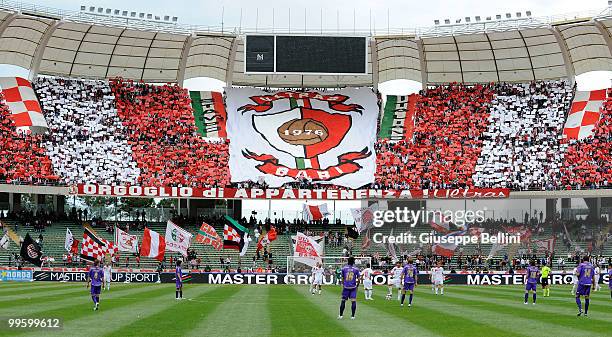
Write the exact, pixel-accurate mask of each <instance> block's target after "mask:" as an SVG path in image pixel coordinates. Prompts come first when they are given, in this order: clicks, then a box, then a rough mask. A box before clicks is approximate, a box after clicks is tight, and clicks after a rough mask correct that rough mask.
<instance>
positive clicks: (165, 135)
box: [110, 78, 229, 187]
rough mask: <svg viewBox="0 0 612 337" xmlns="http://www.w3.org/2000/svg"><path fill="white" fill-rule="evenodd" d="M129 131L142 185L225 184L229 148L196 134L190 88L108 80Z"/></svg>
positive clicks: (227, 173)
mask: <svg viewBox="0 0 612 337" xmlns="http://www.w3.org/2000/svg"><path fill="white" fill-rule="evenodd" d="M110 86H111V88H112V92H113V94H114V96H115V101H116V105H117V112H118V114H119V116H120V117H121V119H122V121H123V125H124V127H125V129H126V130H127V132H128V143H129V144H130V145H131V147H132V153H133V157H134V160H135V161H136V163H137V164H138V167H139V168H140V171H141V174H140V177H139V183H141V184H144V185H146V186H178V185H182V186H194V187H209V186H225V185H227V184H228V183H229V172H228V162H227V160H228V147H227V144H226V143H225V142H224V141H219V142H207V141H205V140H204V139H203V138H202V137H200V136H199V135H198V133H197V130H196V127H195V122H194V117H193V111H192V108H191V105H190V102H191V101H190V98H189V92H188V91H187V90H185V89H183V88H181V87H180V86H177V85H162V86H156V85H149V84H143V83H134V82H132V81H124V80H122V79H120V78H116V79H112V80H111V81H110Z"/></svg>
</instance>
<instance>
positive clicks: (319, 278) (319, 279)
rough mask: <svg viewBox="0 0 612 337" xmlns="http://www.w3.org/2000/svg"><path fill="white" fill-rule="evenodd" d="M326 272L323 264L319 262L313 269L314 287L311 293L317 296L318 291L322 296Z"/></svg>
mask: <svg viewBox="0 0 612 337" xmlns="http://www.w3.org/2000/svg"><path fill="white" fill-rule="evenodd" d="M324 271H325V270H324V269H323V267H322V266H321V262H317V264H316V265H315V266H314V267H312V286H311V288H310V293H311V294H313V295H314V294H315V293H316V292H317V290H318V291H319V295H321V285H322V284H323V272H324Z"/></svg>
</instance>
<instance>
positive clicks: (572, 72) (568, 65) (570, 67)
mask: <svg viewBox="0 0 612 337" xmlns="http://www.w3.org/2000/svg"><path fill="white" fill-rule="evenodd" d="M550 31H551V32H552V33H553V35H554V36H555V39H557V44H559V48H560V49H561V55H562V56H563V63H565V72H566V73H567V78H568V80H569V81H570V83H571V84H572V86H573V85H574V84H575V83H576V69H574V64H573V63H572V58H571V57H570V53H569V49H568V48H567V44H566V43H565V40H564V39H563V36H561V32H559V30H558V29H557V27H554V26H553V27H551V28H550Z"/></svg>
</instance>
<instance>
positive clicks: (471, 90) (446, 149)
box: [374, 83, 495, 189]
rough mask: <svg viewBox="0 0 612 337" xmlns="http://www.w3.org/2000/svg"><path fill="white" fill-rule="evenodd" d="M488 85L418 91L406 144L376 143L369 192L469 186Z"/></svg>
mask: <svg viewBox="0 0 612 337" xmlns="http://www.w3.org/2000/svg"><path fill="white" fill-rule="evenodd" d="M494 89H495V88H494V86H493V85H481V84H478V85H474V86H467V85H463V84H457V83H453V84H449V85H443V86H437V87H433V88H429V89H428V90H427V91H425V92H422V93H421V95H420V96H419V98H418V100H417V103H416V113H415V127H414V134H413V139H412V140H404V141H399V142H385V141H381V142H378V143H377V144H376V149H375V150H376V154H377V165H376V176H375V179H376V181H375V183H374V187H375V188H392V189H410V188H413V189H420V188H457V187H473V186H474V183H473V181H472V175H473V174H474V167H475V165H476V160H477V159H478V157H479V155H480V151H481V148H482V137H481V136H482V133H483V132H485V131H486V129H487V119H488V117H489V109H488V106H489V104H488V103H489V102H490V101H491V100H492V99H493V96H494V93H495V91H494Z"/></svg>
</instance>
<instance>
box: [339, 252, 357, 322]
mask: <svg viewBox="0 0 612 337" xmlns="http://www.w3.org/2000/svg"><path fill="white" fill-rule="evenodd" d="M359 277H360V275H359V268H357V267H355V258H354V257H352V256H350V257H349V258H348V264H347V265H346V266H344V267H342V287H343V288H342V301H341V302H340V315H339V316H338V319H342V316H343V315H344V307H345V305H346V300H347V299H350V300H351V319H355V311H356V310H357V302H356V301H357V287H358V286H359Z"/></svg>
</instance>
